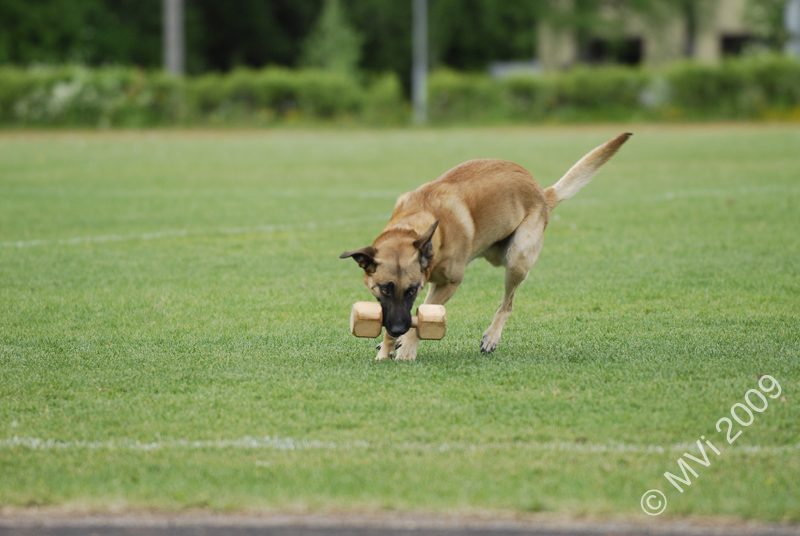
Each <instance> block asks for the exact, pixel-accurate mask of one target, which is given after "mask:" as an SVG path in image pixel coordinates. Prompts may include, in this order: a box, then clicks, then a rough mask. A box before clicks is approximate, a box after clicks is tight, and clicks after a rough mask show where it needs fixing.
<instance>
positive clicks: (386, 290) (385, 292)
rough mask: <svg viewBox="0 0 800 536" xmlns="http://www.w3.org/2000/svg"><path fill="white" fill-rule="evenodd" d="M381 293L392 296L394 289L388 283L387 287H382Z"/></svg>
mask: <svg viewBox="0 0 800 536" xmlns="http://www.w3.org/2000/svg"><path fill="white" fill-rule="evenodd" d="M381 294H383V295H384V296H391V295H392V291H391V289H390V288H389V285H386V286H385V287H381Z"/></svg>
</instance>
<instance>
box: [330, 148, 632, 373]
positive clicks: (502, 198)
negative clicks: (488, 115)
mask: <svg viewBox="0 0 800 536" xmlns="http://www.w3.org/2000/svg"><path fill="white" fill-rule="evenodd" d="M630 136H631V134H629V133H625V134H620V135H619V136H617V137H616V138H614V139H613V140H611V141H609V142H607V143H605V144H603V145H601V146H600V147H597V148H596V149H595V150H593V151H592V152H590V153H589V154H587V155H586V156H584V157H583V158H581V159H580V161H578V163H577V164H575V165H574V166H572V168H571V169H570V170H569V171H567V173H566V174H565V175H564V176H563V177H561V179H560V180H559V181H558V182H557V183H556V184H554V185H553V186H551V187H550V188H547V189H542V187H541V186H539V184H538V183H537V182H536V181H535V180H534V179H533V177H532V176H531V174H530V173H528V172H527V171H526V170H525V169H524V168H522V167H521V166H518V165H517V164H513V163H511V162H506V161H503V160H470V161H469V162H465V163H463V164H461V165H458V166H456V167H454V168H453V169H451V170H450V171H448V172H447V173H445V174H444V175H442V176H441V177H439V178H438V179H436V180H435V181H433V182H429V183H427V184H423V185H422V186H420V187H419V188H417V189H416V190H414V191H413V192H408V193H405V194H403V195H401V196H400V197H399V198H398V199H397V203H396V204H395V207H394V212H393V213H392V217H391V218H390V219H389V223H387V224H386V227H385V228H384V230H383V232H382V233H381V234H380V236H378V238H376V239H375V242H374V243H373V244H372V246H370V247H365V248H361V249H357V250H354V251H347V252H345V253H342V255H341V256H340V258H342V259H345V258H347V257H353V259H355V261H356V262H357V263H358V265H359V266H361V268H363V269H364V284H365V285H366V286H367V288H368V289H369V290H370V292H372V295H373V296H375V297H376V298H377V299H378V301H380V303H381V307H382V308H383V319H384V320H383V325H384V327H386V333H385V335H384V338H383V342H382V343H381V344H380V345H379V346H378V356H377V357H376V359H388V358H390V357H395V358H396V359H403V360H414V359H416V357H417V345H418V344H419V339H418V338H417V335H416V333H415V331H414V330H410V328H411V308H412V307H413V305H414V300H415V299H416V297H417V294H418V293H419V291H420V290H421V289H422V287H423V286H424V285H425V283H430V286H429V287H428V295H427V296H426V298H425V303H435V304H441V305H444V304H445V303H447V300H449V299H450V298H451V297H452V296H453V294H455V292H456V290H457V289H458V285H460V284H461V281H462V280H463V279H464V269H465V268H466V266H467V263H469V262H470V261H472V260H473V259H476V258H478V257H483V258H485V259H486V260H488V261H489V262H490V263H492V264H493V265H495V266H501V265H503V266H505V267H506V282H505V294H504V295H503V301H502V302H500V308H499V309H498V310H497V313H496V314H495V316H494V320H493V321H492V324H491V325H490V326H489V328H488V329H487V330H486V332H484V334H483V338H482V339H481V351H483V352H486V353H490V352H493V351H494V350H495V349H496V348H497V344H498V343H499V342H500V336H501V334H502V332H503V326H505V323H506V320H508V317H509V315H510V314H511V308H512V302H513V300H514V292H515V291H516V289H517V287H518V286H519V284H520V283H522V282H523V281H524V280H525V278H526V277H528V272H529V271H530V269H531V267H532V266H533V263H535V262H536V259H537V258H539V252H540V251H541V250H542V244H543V242H544V230H545V228H546V227H547V222H548V220H549V219H550V211H551V210H553V209H554V208H555V207H556V205H558V204H559V203H560V202H561V201H563V200H565V199H569V198H570V197H572V196H573V195H575V193H577V191H578V190H580V189H581V188H582V187H584V186H585V185H586V184H587V183H588V182H589V181H590V180H591V179H592V177H594V175H595V174H596V173H597V171H598V170H599V169H600V166H602V165H603V164H605V163H606V162H607V161H608V160H609V159H610V158H611V157H612V156H614V153H616V152H617V150H618V149H619V148H620V146H622V144H623V143H625V141H626V140H627V139H628V138H629V137H630ZM409 330H410V331H409ZM398 339H399V340H398Z"/></svg>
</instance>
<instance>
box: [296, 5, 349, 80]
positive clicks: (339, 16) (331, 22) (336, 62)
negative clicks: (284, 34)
mask: <svg viewBox="0 0 800 536" xmlns="http://www.w3.org/2000/svg"><path fill="white" fill-rule="evenodd" d="M362 41H363V39H362V37H361V36H360V35H359V34H358V33H357V32H356V31H355V30H354V29H353V27H352V26H350V24H349V22H348V21H347V19H346V18H345V14H344V10H343V8H342V6H341V4H340V3H339V0H325V6H324V7H323V9H322V13H321V14H320V16H319V19H318V20H317V22H316V24H315V25H314V29H313V30H312V32H311V34H310V35H309V36H308V37H307V38H306V40H305V42H304V44H303V59H302V62H303V64H304V65H307V66H309V67H319V68H321V69H325V70H327V71H336V72H341V73H347V74H352V73H354V72H355V71H356V69H357V68H358V64H359V60H360V59H361V43H362Z"/></svg>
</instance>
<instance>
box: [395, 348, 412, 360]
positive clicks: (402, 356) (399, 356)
mask: <svg viewBox="0 0 800 536" xmlns="http://www.w3.org/2000/svg"><path fill="white" fill-rule="evenodd" d="M416 359H417V351H416V350H414V351H413V352H409V351H405V352H404V351H402V350H401V351H399V352H397V353H396V354H395V356H394V360H395V361H416Z"/></svg>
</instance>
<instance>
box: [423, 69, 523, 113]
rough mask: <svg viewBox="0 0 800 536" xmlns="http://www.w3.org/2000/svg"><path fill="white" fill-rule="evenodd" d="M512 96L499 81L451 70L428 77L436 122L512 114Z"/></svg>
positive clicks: (429, 111) (429, 92)
mask: <svg viewBox="0 0 800 536" xmlns="http://www.w3.org/2000/svg"><path fill="white" fill-rule="evenodd" d="M507 106H508V98H507V95H506V93H505V92H504V91H503V86H502V84H501V83H500V82H498V81H497V80H494V79H492V78H490V77H489V76H487V75H483V74H465V73H457V72H454V71H449V70H442V71H437V72H435V73H433V74H432V75H431V76H430V77H429V79H428V113H429V114H430V117H431V119H432V120H434V121H448V122H449V121H485V120H487V119H495V120H497V119H504V118H505V117H507V115H508V113H507V112H508V110H507Z"/></svg>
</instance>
